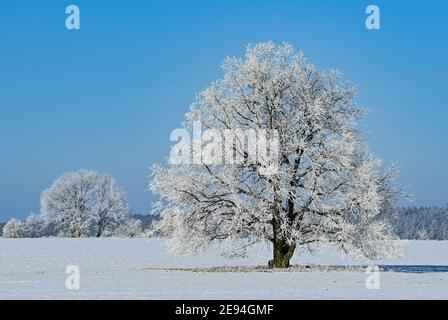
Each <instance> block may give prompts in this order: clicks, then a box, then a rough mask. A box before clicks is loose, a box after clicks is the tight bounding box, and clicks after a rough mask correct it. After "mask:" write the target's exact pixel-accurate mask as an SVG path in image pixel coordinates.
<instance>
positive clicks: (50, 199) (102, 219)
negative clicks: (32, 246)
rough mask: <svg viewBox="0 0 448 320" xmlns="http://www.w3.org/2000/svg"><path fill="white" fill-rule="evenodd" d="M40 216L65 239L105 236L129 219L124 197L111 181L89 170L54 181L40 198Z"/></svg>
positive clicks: (68, 174)
mask: <svg viewBox="0 0 448 320" xmlns="http://www.w3.org/2000/svg"><path fill="white" fill-rule="evenodd" d="M41 212H42V216H43V218H44V220H45V221H46V222H53V223H54V225H55V228H56V229H57V230H56V231H57V232H59V234H60V235H62V236H69V237H81V236H90V235H94V236H97V237H100V236H104V235H108V234H111V233H112V232H113V230H115V229H117V228H118V227H119V226H120V225H121V224H123V223H125V221H126V220H127V219H129V217H128V213H129V210H128V206H127V204H126V200H125V195H124V193H123V191H122V190H121V188H120V187H119V186H118V185H117V183H116V182H115V180H114V179H113V178H112V177H111V176H110V175H108V174H99V173H97V172H95V171H89V170H79V171H76V172H69V173H66V174H64V175H62V176H61V177H59V178H58V179H56V181H54V183H53V185H52V186H51V187H50V188H49V189H47V190H45V191H44V192H43V194H42V198H41Z"/></svg>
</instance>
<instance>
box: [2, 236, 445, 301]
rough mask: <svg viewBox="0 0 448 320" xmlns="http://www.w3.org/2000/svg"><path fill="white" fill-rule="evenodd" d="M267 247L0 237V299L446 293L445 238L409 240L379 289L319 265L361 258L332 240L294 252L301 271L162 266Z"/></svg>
mask: <svg viewBox="0 0 448 320" xmlns="http://www.w3.org/2000/svg"><path fill="white" fill-rule="evenodd" d="M270 254H271V253H270V248H269V247H264V246H260V247H259V248H257V249H256V250H254V251H251V253H250V255H249V256H248V257H246V258H244V259H243V258H235V259H228V258H223V257H220V256H217V255H216V254H214V253H213V250H210V252H207V253H205V254H201V255H197V256H180V257H174V256H172V255H170V254H169V253H168V252H167V248H166V246H165V242H164V241H163V240H159V239H111V238H109V239H108V238H102V239H58V238H53V239H0V299H102V298H107V299H383V298H386V299H413V298H417V299H435V298H437V299H448V241H409V242H408V243H407V245H406V247H405V250H404V257H403V258H401V259H397V260H395V261H390V262H388V263H387V264H389V265H401V266H404V267H399V268H396V267H394V270H399V271H404V272H396V271H395V272H394V271H392V272H391V271H389V272H380V274H379V280H380V282H379V283H380V288H379V289H367V288H366V279H367V278H368V277H369V274H367V273H365V272H363V271H362V270H361V271H360V270H358V271H330V272H323V271H319V270H320V269H319V270H317V269H318V268H315V267H314V265H346V264H348V265H360V264H365V263H366V261H352V260H349V259H347V258H346V257H344V256H341V255H340V254H337V253H336V252H335V251H334V250H332V249H331V248H325V249H323V250H320V251H317V252H315V253H314V254H313V255H311V254H309V253H306V252H299V253H298V254H297V255H296V257H295V258H294V259H293V263H295V264H303V265H306V264H309V265H311V266H313V267H312V268H311V269H308V270H309V271H306V272H277V271H276V272H202V271H201V272H191V271H172V270H166V269H167V268H192V267H193V268H207V267H214V266H256V265H265V264H266V262H267V260H268V259H269V258H270ZM376 263H378V264H381V265H384V264H386V263H385V262H380V261H378V262H376ZM68 265H77V266H78V267H79V270H80V289H79V290H73V291H69V290H68V289H67V288H66V286H65V282H66V278H67V277H68V275H67V274H66V273H65V270H66V267H67V266H68ZM410 265H421V266H424V267H417V268H412V267H410ZM411 271H412V272H411ZM437 271H438V272H437Z"/></svg>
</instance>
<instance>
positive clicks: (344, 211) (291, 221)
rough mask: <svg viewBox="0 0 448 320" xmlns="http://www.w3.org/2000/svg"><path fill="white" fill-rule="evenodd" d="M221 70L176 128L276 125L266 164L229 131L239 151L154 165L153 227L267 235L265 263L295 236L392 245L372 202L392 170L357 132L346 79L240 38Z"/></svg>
mask: <svg viewBox="0 0 448 320" xmlns="http://www.w3.org/2000/svg"><path fill="white" fill-rule="evenodd" d="M223 70H224V77H223V78H222V79H220V80H218V81H215V82H213V83H212V85H211V86H210V87H209V88H207V89H206V90H204V91H203V92H201V93H200V94H199V95H198V98H197V100H196V101H195V102H194V103H193V104H192V106H191V110H190V111H189V112H188V113H187V115H186V122H185V129H187V130H192V128H193V127H194V123H197V122H199V123H200V124H201V126H202V128H203V129H214V130H215V132H216V131H219V132H223V131H225V130H251V129H252V130H268V131H270V132H276V134H277V138H278V155H277V156H276V159H275V160H276V161H277V164H278V165H277V170H276V171H274V172H273V173H271V174H266V173H265V172H264V171H263V170H260V169H261V168H262V167H263V166H265V163H262V162H257V161H255V162H253V161H249V156H250V155H249V154H248V152H247V151H246V149H245V148H244V147H241V146H242V145H244V144H245V142H242V141H241V140H240V141H238V140H237V139H236V140H232V141H231V142H229V141H224V143H222V147H223V148H225V147H226V146H227V147H228V146H229V143H230V145H231V147H232V150H233V153H234V155H235V156H236V155H237V154H239V155H240V156H242V157H243V159H244V161H243V162H239V163H230V164H229V163H224V162H223V163H218V162H216V163H211V164H210V163H209V162H204V163H199V162H198V161H192V162H189V163H181V164H173V163H170V164H169V165H168V167H167V168H164V167H162V166H155V167H154V169H153V173H152V180H151V182H150V190H151V191H152V192H154V193H156V194H158V195H159V197H160V201H158V203H156V206H155V210H156V211H159V212H161V214H162V220H161V222H160V224H159V230H162V231H163V232H164V233H165V234H168V235H169V236H170V238H171V240H170V244H171V247H172V248H173V249H175V250H177V251H182V252H195V251H197V250H199V249H203V248H205V247H206V246H207V245H209V244H211V243H212V242H218V243H219V242H220V243H224V244H227V243H230V244H232V245H235V246H234V248H235V249H238V248H239V247H238V246H242V244H244V248H246V247H249V246H250V245H252V244H255V243H257V242H263V241H267V242H271V243H272V245H273V259H272V260H270V261H269V265H270V266H272V267H288V266H289V265H290V259H291V257H292V256H293V254H294V252H295V251H296V249H297V248H298V247H299V246H303V247H306V246H307V245H310V244H318V243H332V244H334V245H336V246H338V247H339V248H340V249H342V250H344V251H347V252H350V253H358V254H361V255H363V256H367V257H385V256H387V255H389V254H391V253H392V254H394V253H395V252H394V251H395V248H394V246H393V245H392V242H391V241H389V240H391V239H394V236H393V235H392V233H391V228H390V226H389V224H388V223H387V222H386V221H385V220H384V219H382V218H381V217H380V213H381V212H382V210H383V209H385V208H386V207H388V206H391V205H392V204H393V202H394V200H395V198H396V196H397V195H398V192H397V189H396V187H395V182H394V181H395V180H394V179H395V170H394V169H393V168H389V169H383V168H382V165H381V162H380V161H379V160H377V159H376V158H375V157H374V156H373V155H372V154H371V153H370V152H369V151H368V148H367V146H366V143H365V142H364V141H363V140H362V138H361V137H360V133H361V132H360V131H361V130H360V128H359V125H358V122H359V120H360V119H362V117H363V115H364V114H365V112H366V109H364V108H362V107H359V106H358V104H357V101H356V89H355V87H354V86H353V85H351V84H350V83H348V82H342V81H341V80H340V77H339V75H338V73H337V72H335V71H328V72H326V71H320V70H318V69H317V68H316V67H315V66H314V65H313V64H311V63H310V62H308V61H307V60H306V59H305V58H304V56H303V55H302V54H301V53H299V54H296V53H295V52H294V50H293V48H292V46H290V45H288V44H284V45H280V46H277V45H275V44H273V43H271V42H268V43H261V44H257V45H254V46H248V48H247V53H246V56H245V58H243V59H238V58H227V59H226V60H225V62H224V63H223ZM199 141H200V143H201V144H202V145H204V146H205V145H206V142H204V141H201V140H199ZM244 141H245V140H244ZM238 146H239V147H238ZM192 149H194V147H193V148H192ZM182 150H184V151H185V150H187V149H185V148H182ZM187 151H188V150H187ZM190 151H191V150H190ZM193 157H197V155H193ZM232 247H233V246H232Z"/></svg>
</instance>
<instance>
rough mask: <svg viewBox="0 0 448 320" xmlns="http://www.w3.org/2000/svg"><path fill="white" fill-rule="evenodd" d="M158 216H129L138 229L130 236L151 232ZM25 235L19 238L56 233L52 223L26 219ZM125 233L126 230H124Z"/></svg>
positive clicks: (1, 233)
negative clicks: (136, 223)
mask: <svg viewBox="0 0 448 320" xmlns="http://www.w3.org/2000/svg"><path fill="white" fill-rule="evenodd" d="M159 219H160V216H158V215H151V214H148V215H142V214H133V215H131V219H130V220H132V221H136V222H138V229H137V230H133V231H138V232H136V233H135V234H134V235H132V236H139V235H144V234H145V232H147V231H149V230H151V228H152V224H153V223H154V222H155V221H157V220H159ZM5 225H6V223H0V237H2V236H3V227H4V226H5ZM22 231H23V232H24V233H25V234H24V235H23V236H19V238H20V237H25V238H39V237H52V236H56V232H55V230H54V226H53V225H52V223H44V222H43V221H41V220H30V219H27V222H25V223H24V224H23V230H22ZM124 231H126V230H124ZM115 236H123V237H129V236H131V235H129V234H127V232H121V233H120V232H118V233H117V234H115Z"/></svg>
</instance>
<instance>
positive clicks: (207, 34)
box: [0, 0, 448, 221]
mask: <svg viewBox="0 0 448 320" xmlns="http://www.w3.org/2000/svg"><path fill="white" fill-rule="evenodd" d="M69 4H76V5H78V6H79V8H80V11H81V29H80V30H75V31H68V30H67V29H66V28H65V19H66V14H65V8H66V6H67V5H69ZM369 4H376V5H378V6H379V8H380V10H381V30H367V29H366V28H365V25H364V21H365V18H366V14H365V13H364V11H365V8H366V6H367V5H369ZM447 12H448V1H442V0H441V1H377V0H372V1H359V0H358V1H347V0H339V1H336V0H335V1H297V0H294V1H259V0H258V1H229V0H222V1H221V0H220V1H216V0H214V1H211V0H210V1H194V0H191V1H180V0H179V1H166V0H163V1H162V0H160V1H119V0H117V1H92V0H90V1H84V0H82V1H81V0H73V1H71V2H68V1H31V0H30V1H23V0H0V221H5V220H7V219H9V218H11V217H19V218H24V217H25V216H26V215H27V214H28V213H29V212H31V211H33V212H36V213H37V212H39V198H40V194H41V192H42V190H43V189H44V188H46V187H48V186H49V185H50V184H51V182H52V181H53V180H54V179H55V178H57V177H58V176H59V175H61V174H62V173H64V172H66V171H70V170H76V169H79V168H87V169H95V170H98V171H101V172H108V173H111V174H112V175H113V176H114V177H115V178H116V179H117V180H118V181H119V182H120V184H121V185H122V186H123V188H124V190H125V191H126V193H127V195H128V200H129V203H130V205H131V207H132V208H133V210H134V211H135V212H138V213H148V212H149V208H150V202H151V201H152V200H153V198H152V196H151V195H150V194H149V193H147V192H146V187H147V184H148V174H149V167H150V165H152V164H153V163H162V162H164V161H165V158H166V157H167V156H168V153H169V146H170V142H169V134H170V132H171V130H173V129H175V128H178V127H179V126H180V122H181V121H182V120H183V116H184V113H185V112H186V111H187V110H188V106H189V104H190V103H191V102H192V101H193V100H194V97H195V94H196V93H197V92H199V91H200V90H202V89H203V88H205V87H206V86H208V85H209V83H210V82H211V81H212V80H214V79H217V78H219V77H220V76H221V75H222V72H221V70H220V67H219V66H220V63H221V61H222V60H223V58H225V57H226V56H227V55H236V56H241V55H243V54H244V50H245V46H246V45H247V44H248V43H256V42H260V41H267V40H273V41H275V42H278V43H280V42H283V41H287V42H290V43H291V44H292V45H294V46H295V47H296V48H297V49H301V50H303V52H304V53H305V55H306V56H307V58H308V59H309V60H310V61H311V62H313V63H315V64H316V65H317V66H319V67H320V68H322V69H327V68H333V67H335V68H338V69H340V70H341V71H342V72H343V74H344V79H347V80H351V81H353V82H354V83H355V84H357V85H358V87H359V91H360V99H359V100H360V103H361V104H362V105H366V106H369V107H371V108H373V109H374V110H375V112H374V113H371V114H369V116H368V118H367V120H366V123H365V125H366V127H367V128H368V129H369V130H370V134H369V135H368V136H367V139H368V141H369V143H370V146H371V149H372V150H373V152H374V153H376V154H377V155H378V156H380V157H381V158H383V159H384V160H385V161H386V162H390V161H393V160H397V161H398V162H399V163H400V166H401V174H400V182H401V183H402V184H403V185H405V186H409V188H408V190H409V191H410V192H411V193H413V195H414V197H415V201H414V204H415V205H444V204H445V203H446V202H448V192H447V190H448V189H447V182H448V168H447V162H448V150H447V148H446V147H447V139H448V130H447V119H448V105H447V101H448V80H447V75H448V61H447V56H448V42H447V35H448V18H447Z"/></svg>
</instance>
